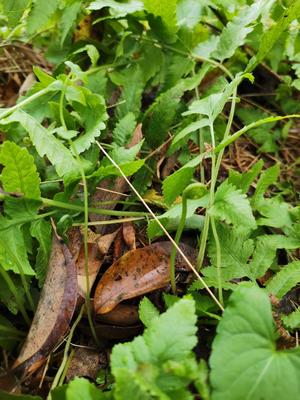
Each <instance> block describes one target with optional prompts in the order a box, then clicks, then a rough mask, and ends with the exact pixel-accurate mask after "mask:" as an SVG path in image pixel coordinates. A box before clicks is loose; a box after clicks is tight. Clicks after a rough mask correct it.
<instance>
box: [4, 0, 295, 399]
mask: <svg viewBox="0 0 300 400" xmlns="http://www.w3.org/2000/svg"><path fill="white" fill-rule="evenodd" d="M0 7H1V8H0V10H1V21H0V23H1V24H2V25H3V26H5V29H3V30H2V31H1V32H2V33H1V35H2V36H3V39H4V40H5V42H4V46H5V45H6V44H8V43H9V41H10V40H12V39H19V40H25V41H28V40H29V41H30V42H31V43H34V44H35V45H38V46H43V47H46V48H47V52H46V56H47V57H48V59H49V60H50V61H52V62H53V63H55V64H56V66H55V68H54V71H53V74H52V75H49V74H48V73H46V72H45V71H43V70H41V69H39V68H34V73H35V75H36V79H37V82H36V83H35V84H34V85H33V86H32V87H31V89H30V90H29V91H28V92H27V93H26V95H25V96H24V97H22V98H20V99H19V100H18V103H17V104H16V106H14V107H12V108H10V109H2V110H1V112H0V125H1V130H2V131H4V132H5V136H6V140H5V141H4V143H3V144H2V145H1V147H0V164H1V166H2V171H1V176H0V179H1V192H0V198H1V200H3V208H2V210H1V211H2V212H1V215H0V233H1V235H0V275H1V277H2V278H3V279H2V280H0V300H1V303H2V304H4V305H5V306H6V307H7V309H8V310H9V312H10V313H12V314H17V313H21V315H22V316H23V318H24V320H25V322H27V323H30V321H29V317H28V310H34V309H35V302H34V300H33V299H34V298H35V296H34V290H36V289H37V286H38V287H39V288H41V287H42V286H43V282H44V280H45V276H46V271H47V264H48V259H49V254H50V246H51V235H52V228H51V224H50V219H49V217H52V218H53V219H54V221H55V223H56V224H57V227H58V229H59V231H61V230H62V231H64V230H66V229H67V228H69V226H70V225H71V224H72V223H73V222H75V223H83V222H82V221H83V214H84V211H86V210H87V211H88V206H89V204H88V203H87V200H86V199H85V200H84V198H83V194H82V190H81V187H80V182H81V181H82V180H83V181H84V182H87V184H85V185H84V193H87V192H88V194H92V193H93V191H94V190H95V187H96V185H97V184H99V183H100V182H101V180H103V179H104V178H108V177H109V178H111V179H113V178H114V177H115V176H119V175H120V171H119V169H117V168H116V167H115V166H114V165H111V163H110V161H109V160H108V159H107V158H105V157H103V156H102V154H100V150H99V147H98V146H97V142H98V141H100V140H101V144H102V146H103V147H104V148H105V149H106V150H107V151H108V153H109V155H110V157H111V158H112V159H113V160H114V161H115V162H116V163H117V164H118V165H119V166H120V167H121V170H122V171H123V173H124V174H125V175H127V176H133V178H132V182H133V185H134V186H135V188H136V189H137V190H138V191H139V193H140V194H141V195H144V197H145V199H147V200H148V201H150V202H151V200H149V198H151V196H149V192H148V193H147V191H148V189H149V187H150V186H151V185H152V181H153V179H154V178H155V180H156V181H157V184H158V185H161V191H162V197H159V196H157V197H155V196H152V197H154V200H153V198H152V200H153V204H155V205H157V206H158V207H159V208H163V209H165V212H164V213H163V214H161V215H160V216H159V217H158V219H159V220H160V222H161V223H162V224H163V226H164V227H165V228H167V229H168V231H172V230H177V232H179V231H180V229H181V227H180V225H182V222H183V223H184V228H185V229H193V230H194V231H195V232H196V234H198V232H199V231H201V237H200V239H199V249H200V251H199V257H198V267H199V268H200V267H202V264H203V258H204V253H205V254H207V260H208V264H209V265H206V266H205V267H204V268H202V270H201V272H202V275H203V279H204V282H205V284H206V285H207V286H209V287H210V288H212V289H214V288H217V289H218V290H219V301H220V302H221V303H222V302H223V295H222V293H223V292H224V294H225V296H224V299H225V302H224V304H223V305H224V306H225V312H224V314H223V316H222V318H220V316H219V315H218V314H217V313H218V311H217V309H216V307H215V305H214V304H213V302H212V300H211V299H209V298H208V297H206V296H205V295H203V293H202V292H199V290H202V289H203V282H202V283H201V282H199V281H197V282H194V284H193V285H192V287H191V288H190V293H191V296H192V298H191V297H186V298H184V299H181V300H179V299H178V298H176V297H175V296H173V297H172V296H169V297H167V296H166V303H167V305H168V306H170V304H172V305H171V306H170V307H169V308H168V310H167V311H166V312H165V313H163V314H162V315H159V313H158V311H157V310H156V309H155V307H154V306H153V305H152V304H151V303H150V302H149V301H147V300H143V302H142V303H141V306H140V318H141V320H142V321H143V323H144V325H145V326H146V329H145V332H144V334H143V336H139V337H137V338H136V339H134V340H133V341H132V342H131V343H126V344H119V345H117V346H115V347H114V349H113V352H112V358H111V370H112V374H113V377H114V383H113V389H112V390H111V391H107V392H102V391H101V390H98V389H97V388H96V387H95V386H94V385H92V384H91V383H89V382H88V381H87V380H84V379H77V380H74V381H73V382H71V383H70V384H69V385H66V386H62V387H59V388H57V389H55V390H54V391H53V392H52V394H51V396H52V399H53V400H56V399H57V400H73V399H75V400H76V399H77V398H78V399H79V398H80V396H81V398H82V397H84V398H86V399H92V400H94V399H99V400H100V399H105V398H107V399H117V400H123V399H124V400H125V399H128V398H133V399H152V398H157V399H162V400H168V399H181V400H184V399H192V398H193V395H194V394H200V395H201V397H202V398H203V399H209V398H212V399H224V400H226V399H228V400H229V399H230V400H231V399H235V398H236V399H240V398H248V399H253V400H255V399H257V398H258V396H259V395H260V396H262V397H263V398H265V399H271V398H273V397H274V396H275V395H276V396H277V397H278V398H284V396H286V397H290V398H293V397H296V394H297V393H298V391H299V388H298V382H295V381H292V377H293V374H296V371H297V368H299V362H300V358H299V357H300V355H299V351H298V350H297V349H292V350H281V351H278V350H276V333H275V330H274V326H273V322H272V314H271V306H270V303H269V301H268V297H267V293H269V294H273V295H275V296H277V298H278V299H279V300H280V299H283V298H284V296H285V295H286V294H288V293H289V291H290V290H291V289H293V288H294V287H295V286H296V285H297V284H298V283H299V281H300V275H299V262H298V261H295V260H294V257H293V254H292V252H293V250H295V249H297V248H299V247H300V214H299V207H298V206H295V205H294V204H293V205H291V204H289V203H288V202H287V201H286V199H285V198H284V193H282V192H281V191H280V185H279V182H278V181H279V178H280V168H279V164H275V165H273V166H272V167H270V168H268V169H265V170H263V167H264V165H263V162H262V161H258V162H257V163H256V164H254V165H253V166H252V167H251V169H250V170H249V171H247V172H244V173H238V172H237V171H230V172H229V176H228V177H227V178H226V179H225V180H223V182H222V183H220V184H218V183H217V176H218V171H219V168H220V163H221V159H222V154H223V152H224V149H225V148H226V147H227V146H228V145H229V144H230V143H232V142H233V141H234V140H236V139H237V138H238V137H240V136H241V135H242V134H244V133H246V132H248V134H249V136H250V137H251V139H252V140H254V141H255V142H256V143H257V144H258V145H259V149H258V151H259V152H261V153H264V152H269V153H274V154H275V155H276V154H277V152H278V150H279V146H280V141H281V140H285V139H286V133H287V131H288V129H289V127H290V126H291V123H292V122H291V120H289V121H288V122H287V124H286V125H285V126H284V127H282V126H281V125H279V124H278V123H277V121H279V120H281V119H283V118H286V116H283V117H281V116H273V115H271V116H270V117H269V116H268V113H266V112H265V110H264V111H260V110H257V109H253V108H249V106H248V105H247V103H246V102H244V101H243V97H242V96H241V98H240V101H239V102H238V98H237V90H238V86H239V85H240V84H241V82H242V81H245V82H244V84H245V85H247V84H251V83H252V82H253V79H254V76H253V75H252V74H251V72H253V71H254V68H255V67H256V66H257V65H258V64H259V63H261V62H262V61H264V62H265V63H266V64H267V65H268V67H269V68H272V70H273V72H274V73H275V74H277V75H280V77H281V78H280V84H279V85H277V87H276V96H277V100H278V101H279V103H280V106H281V107H282V110H283V111H284V112H289V113H291V112H296V111H297V110H298V108H297V107H298V106H297V103H296V101H295V100H293V99H292V96H290V95H291V94H292V93H293V91H294V90H298V89H299V86H300V85H299V81H300V71H299V68H298V66H297V65H298V64H299V54H300V53H299V40H300V37H299V34H298V30H297V26H298V18H299V17H300V1H299V0H296V1H293V0H290V1H282V2H280V4H279V3H278V2H276V1H273V0H270V1H268V2H266V1H264V0H256V1H246V0H234V1H230V2H228V1H219V0H215V1H208V0H207V1H203V2H198V1H194V0H177V1H176V0H172V1H168V2H167V1H161V0H151V1H150V0H144V1H141V0H128V1H115V0H105V1H100V0H94V1H81V0H56V1H50V2H49V1H45V0H35V1H29V0H17V1H15V0H14V1H10V0H6V1H5V2H2V3H1V5H0ZM85 17H86V18H85ZM80 21H81V23H80V27H79V31H76V32H74V28H75V26H76V24H77V23H78V22H80ZM74 39H75V40H74ZM98 39H99V40H98ZM50 43H51V44H50ZM275 43H276V46H275ZM278 43H279V44H278ZM252 54H255V56H252ZM286 60H288V61H289V62H288V63H287V62H286ZM291 72H292V74H291ZM254 75H255V74H254ZM211 76H213V80H212V84H211V85H209V87H207V85H206V84H203V85H201V83H203V81H204V79H208V80H209V79H211V78H210V77H211ZM247 81H248V82H247ZM246 82H247V83H246ZM204 83H205V82H204ZM199 88H200V89H199ZM199 90H200V92H199ZM287 99H288V101H287ZM229 102H230V103H231V109H230V110H229V107H228V103H229ZM236 103H237V105H236ZM235 108H236V110H235ZM235 111H236V115H237V117H238V119H239V122H240V123H242V124H244V126H243V127H242V128H241V129H239V130H237V131H236V132H235V133H234V134H232V135H230V132H231V131H232V119H233V116H234V114H235ZM291 117H294V116H291ZM138 123H142V130H143V136H144V139H143V140H141V141H140V142H139V143H138V144H136V145H135V146H133V147H130V148H129V143H130V141H131V139H132V138H133V136H134V133H135V129H136V126H137V124H138ZM169 132H171V134H172V141H171V144H170V146H169V148H168V151H167V157H176V159H177V161H178V164H179V168H178V169H176V171H175V172H174V173H172V174H170V175H169V176H168V177H167V178H166V179H164V180H163V181H161V180H160V179H159V178H158V177H157V176H155V173H154V171H155V170H156V166H157V160H156V157H155V156H156V153H158V150H159V149H160V148H164V145H165V142H166V141H167V140H169V138H168V135H169ZM205 143H206V145H204V144H205ZM191 146H193V147H195V146H197V148H199V152H198V153H197V155H196V156H195V153H194V152H191V151H190V147H191ZM157 149H158V150H157ZM143 157H144V158H143ZM204 160H209V164H210V165H211V173H210V174H209V176H210V177H211V181H210V185H208V184H207V182H206V180H205V178H207V176H205V174H204V170H203V168H202V167H201V166H202V163H203V162H204ZM199 165H200V168H199ZM199 169H200V178H201V179H200V180H201V183H202V189H203V190H200V191H199V192H193V193H192V194H190V195H187V188H188V187H189V185H190V184H191V183H192V184H193V183H195V182H198V179H197V178H196V174H195V172H197V173H198V170H199ZM156 187H157V186H156ZM266 193H268V196H266ZM157 199H159V201H157ZM130 200H132V199H130ZM184 201H186V203H185V205H184V204H183V203H184ZM184 207H185V211H184V212H183V208H184ZM125 209H126V211H127V212H128V211H129V212H133V211H136V209H130V203H129V202H128V204H125V205H124V210H125ZM199 209H203V210H204V212H205V215H199V213H198V210H199ZM66 210H67V211H66ZM130 210H132V211H130ZM138 210H139V211H140V209H138ZM126 211H122V210H120V211H119V215H120V216H121V215H123V214H122V213H124V212H126ZM93 212H95V209H93ZM98 212H99V213H101V210H98ZM66 213H67V214H66ZM183 213H184V214H185V215H184V218H183V219H182V214H183ZM86 222H87V221H85V223H86ZM179 228H180V229H179ZM60 233H61V232H60ZM62 233H63V232H62ZM163 233H164V232H163V230H162V229H161V226H159V225H158V224H157V222H156V221H155V220H150V221H149V223H148V236H149V238H150V239H153V238H155V237H158V236H161V235H162V234H163ZM180 234H181V232H180ZM206 244H207V246H206ZM206 247H207V251H206ZM279 249H284V250H285V252H286V253H287V256H288V263H287V264H286V265H281V264H280V261H279V260H278V257H277V253H278V250H279ZM267 271H272V273H273V277H272V278H271V279H269V281H267V282H266V284H265V285H264V286H265V287H264V288H263V289H258V287H257V285H256V281H257V279H259V278H262V277H263V276H264V275H265V273H266V272H267ZM245 281H250V283H247V284H245ZM34 283H37V285H34ZM238 283H239V284H238ZM231 292H233V293H231ZM173 303H174V304H173ZM7 315H9V313H7ZM197 317H199V318H200V319H199V320H198V321H199V322H200V323H201V321H202V320H201V318H206V319H207V318H210V319H211V321H213V323H214V322H215V321H216V320H219V319H221V321H220V323H219V325H218V328H217V334H216V336H215V339H214V342H213V345H212V353H211V356H210V360H209V367H210V370H208V368H207V366H206V364H205V362H204V360H201V361H200V363H199V362H198V361H196V358H195V355H194V353H193V352H192V350H193V347H194V346H195V345H196V343H197V337H196V330H197V329H196V322H197ZM281 318H282V323H283V324H284V326H285V327H286V328H287V329H289V330H290V331H291V332H292V331H293V330H295V329H298V328H299V326H300V309H299V308H296V309H295V311H294V312H292V313H290V314H289V315H281ZM20 326H21V324H20ZM170 331H172V335H170ZM7 333H9V335H7ZM23 337H24V334H23V332H22V331H21V330H19V329H17V328H16V327H14V326H13V325H12V324H11V322H10V321H9V318H4V317H2V316H1V318H0V344H1V346H2V347H4V348H6V349H11V348H12V347H13V346H14V345H15V344H16V343H17V342H18V341H20V340H22V339H23ZM245 337H246V338H247V339H246V340H245ZM250 349H251V352H250V351H249V350H250ZM237 355H238V357H237ZM224 365H225V366H226V368H224ZM241 371H245V372H243V373H241ZM282 376H283V377H284V380H282V379H281V377H282ZM208 377H209V381H210V385H209V384H208ZM191 388H192V389H191ZM1 396H2V397H3V398H10V395H8V394H2V393H1ZM23 397H24V399H25V398H28V397H27V396H23ZM31 398H32V397H31Z"/></svg>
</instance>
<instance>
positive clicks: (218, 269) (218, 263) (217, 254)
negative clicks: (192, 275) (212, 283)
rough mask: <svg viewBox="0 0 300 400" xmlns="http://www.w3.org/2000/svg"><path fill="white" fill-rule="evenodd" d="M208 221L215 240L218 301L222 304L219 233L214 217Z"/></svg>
mask: <svg viewBox="0 0 300 400" xmlns="http://www.w3.org/2000/svg"><path fill="white" fill-rule="evenodd" d="M210 223H211V230H212V233H213V237H214V240H215V243H216V256H217V274H218V292H219V301H220V303H221V304H222V305H223V304H224V301H223V289H222V270H221V262H222V258H221V245H220V239H219V235H218V232H217V228H216V222H215V219H214V217H211V218H210Z"/></svg>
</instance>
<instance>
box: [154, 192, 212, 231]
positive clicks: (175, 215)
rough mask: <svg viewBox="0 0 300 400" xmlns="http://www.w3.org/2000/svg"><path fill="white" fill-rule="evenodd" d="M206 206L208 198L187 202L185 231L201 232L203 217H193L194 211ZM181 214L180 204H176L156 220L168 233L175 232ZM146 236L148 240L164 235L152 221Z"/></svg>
mask: <svg viewBox="0 0 300 400" xmlns="http://www.w3.org/2000/svg"><path fill="white" fill-rule="evenodd" d="M203 206H204V207H207V206H208V196H207V197H205V198H204V197H203V198H202V199H197V200H188V201H187V214H186V220H185V229H199V230H202V227H203V220H204V217H203V216H202V215H195V214H194V213H195V210H196V209H197V208H198V207H203ZM181 213H182V204H176V205H175V206H173V207H172V208H170V209H169V210H168V211H167V212H165V213H164V214H162V215H160V216H159V217H158V220H159V221H160V222H161V223H162V225H163V226H164V227H165V228H166V229H167V230H168V231H169V232H170V231H175V230H176V229H177V227H178V225H179V222H180V218H181ZM147 234H148V237H149V239H153V238H154V237H158V236H161V235H163V234H164V232H163V231H162V229H161V228H160V227H159V225H158V224H157V222H156V221H155V220H154V219H152V220H151V221H149V222H148V229H147Z"/></svg>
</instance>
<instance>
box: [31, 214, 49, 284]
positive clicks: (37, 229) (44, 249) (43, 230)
mask: <svg viewBox="0 0 300 400" xmlns="http://www.w3.org/2000/svg"><path fill="white" fill-rule="evenodd" d="M30 234H31V235H32V236H33V237H35V238H36V239H37V241H38V242H39V248H38V251H37V255H36V261H35V268H34V269H35V272H36V276H37V279H38V280H39V287H42V286H43V284H44V281H45V278H46V273H47V268H48V261H49V258H50V252H51V242H52V240H51V239H52V229H51V224H50V222H48V221H45V220H44V219H39V220H36V221H33V222H32V223H31V227H30Z"/></svg>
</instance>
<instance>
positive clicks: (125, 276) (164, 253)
mask: <svg viewBox="0 0 300 400" xmlns="http://www.w3.org/2000/svg"><path fill="white" fill-rule="evenodd" d="M180 247H181V249H182V251H183V252H184V253H185V254H186V256H187V257H188V258H189V259H190V261H191V262H192V263H195V258H196V252H195V251H194V249H193V248H191V247H190V246H187V245H183V244H181V245H180ZM171 249H172V244H171V243H170V242H158V243H154V244H152V245H150V246H147V247H144V248H142V249H137V250H131V251H129V252H128V253H126V254H125V255H124V256H123V257H121V258H120V259H119V260H118V261H116V262H115V263H114V264H112V265H111V267H110V268H108V270H107V271H106V272H105V273H104V275H103V277H102V278H101V280H100V282H99V283H98V286H97V288H96V292H95V296H94V309H95V312H96V313H97V314H105V313H107V312H109V311H111V310H112V309H113V308H114V307H116V305H117V304H119V303H120V302H121V301H123V300H125V299H130V298H133V297H136V296H140V295H142V294H145V293H148V292H151V291H153V290H156V289H159V288H162V287H164V286H166V285H167V284H168V282H169V280H170V254H171ZM176 267H177V268H184V269H187V268H188V267H187V265H186V263H185V262H184V260H183V258H182V256H180V254H177V256H176Z"/></svg>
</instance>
